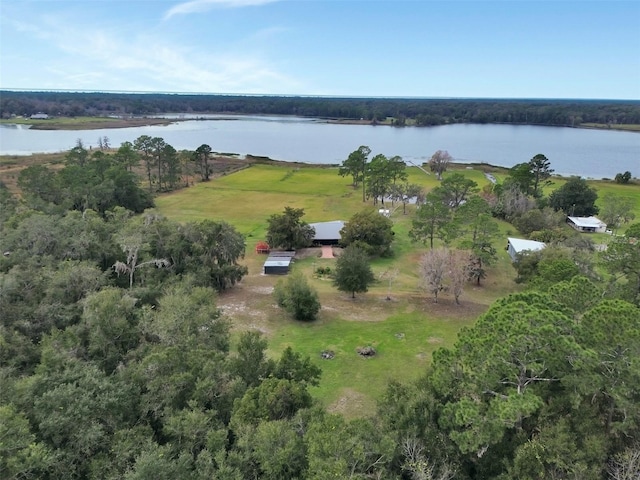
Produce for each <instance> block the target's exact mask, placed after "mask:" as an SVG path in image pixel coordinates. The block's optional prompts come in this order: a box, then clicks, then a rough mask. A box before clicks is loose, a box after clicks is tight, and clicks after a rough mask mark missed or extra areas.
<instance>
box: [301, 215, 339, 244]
mask: <svg viewBox="0 0 640 480" xmlns="http://www.w3.org/2000/svg"><path fill="white" fill-rule="evenodd" d="M344 223H345V222H343V221H342V220H334V221H332V222H319V223H310V224H309V225H310V226H312V227H313V228H314V229H315V231H316V233H315V235H314V236H313V243H314V244H316V245H338V244H339V243H340V239H341V238H342V235H340V230H342V227H344Z"/></svg>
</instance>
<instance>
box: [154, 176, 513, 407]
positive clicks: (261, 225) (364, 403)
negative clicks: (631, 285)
mask: <svg viewBox="0 0 640 480" xmlns="http://www.w3.org/2000/svg"><path fill="white" fill-rule="evenodd" d="M457 171H460V172H462V173H464V174H465V175H466V176H468V177H469V178H473V179H474V180H475V181H476V182H478V183H479V184H480V185H481V186H482V185H485V184H486V183H488V180H487V179H486V178H485V176H484V174H483V172H482V171H480V170H478V169H469V168H466V167H463V168H462V169H460V170H457ZM409 175H410V181H411V182H414V183H419V184H421V185H423V186H424V187H425V189H427V190H429V189H431V188H433V187H434V186H436V185H437V180H436V179H435V177H434V176H433V175H426V174H425V173H424V172H422V171H421V170H419V169H418V168H415V167H411V168H409ZM349 184H350V178H347V177H340V176H339V175H338V169H337V168H327V167H324V168H323V167H300V168H298V167H294V168H291V167H288V166H272V165H254V166H252V167H250V168H247V169H244V170H241V171H239V172H236V173H233V174H231V175H227V176H223V177H219V178H216V179H214V180H212V181H210V182H207V183H199V184H197V185H195V186H194V187H191V188H189V189H186V190H182V191H179V192H174V193H171V194H167V195H163V196H161V197H159V198H157V201H156V203H157V209H158V211H159V212H160V213H162V214H164V215H165V216H167V217H169V218H171V219H173V220H177V221H183V222H184V221H196V220H202V219H213V220H218V221H219V220H224V221H227V222H229V223H231V224H232V225H234V226H235V227H236V228H237V229H238V230H239V231H240V232H242V233H243V234H245V235H246V236H247V254H246V257H245V259H244V263H245V264H246V265H247V266H248V268H249V275H248V276H247V277H245V278H244V279H243V281H242V282H241V284H240V285H238V286H236V287H235V288H233V289H231V290H229V291H228V292H224V293H222V294H221V295H220V296H219V298H218V304H219V306H220V308H222V310H223V311H224V312H225V314H226V315H227V316H228V317H229V318H230V319H231V321H232V324H233V331H234V337H235V338H237V335H238V334H239V332H241V331H245V330H248V329H256V330H259V331H261V332H263V333H264V334H265V335H266V336H267V337H268V339H269V353H270V354H271V355H273V356H277V355H279V354H280V352H281V351H282V350H284V349H285V348H286V347H287V346H292V347H293V348H294V349H295V350H296V351H299V352H301V353H303V354H305V355H309V356H310V357H311V358H312V360H313V361H314V362H315V363H316V364H318V365H319V366H320V367H321V368H322V370H323V377H322V380H321V383H320V386H319V387H317V388H314V389H313V390H312V391H313V394H314V396H315V397H316V398H317V399H318V400H319V401H321V402H322V403H323V404H324V405H326V406H328V407H329V408H331V409H333V410H335V411H339V412H341V413H343V414H345V415H346V416H348V417H354V416H360V415H364V414H367V413H371V412H372V409H373V408H374V405H375V401H376V399H377V398H379V397H380V395H381V394H382V392H383V391H384V389H385V386H386V385H387V383H388V381H389V380H390V379H397V380H411V379H415V378H417V377H418V376H420V375H421V374H422V373H423V372H424V371H425V367H426V366H427V365H428V364H429V362H430V361H431V354H432V353H433V351H434V350H435V349H437V348H439V347H442V346H451V345H452V344H453V343H454V341H455V338H456V335H457V332H458V331H459V329H460V328H461V327H463V326H465V325H471V324H472V323H473V322H474V320H475V319H476V318H477V316H478V315H480V314H481V313H482V312H484V311H485V310H486V309H487V307H488V306H489V305H490V304H491V303H492V302H493V301H494V300H495V299H496V298H499V297H501V296H503V295H505V294H507V293H509V292H511V291H515V290H516V289H517V288H518V287H517V286H516V285H515V284H514V282H513V280H512V279H513V277H514V271H513V269H512V267H511V264H510V262H509V259H508V256H507V253H506V252H505V250H504V241H503V240H502V239H500V240H499V241H497V242H496V248H497V249H498V254H499V257H500V260H499V262H498V264H497V265H496V266H495V267H494V268H492V269H491V270H490V272H489V277H488V278H487V279H486V280H485V281H483V283H482V285H480V286H476V285H474V284H469V285H468V288H467V291H466V292H465V293H464V294H463V296H462V298H461V300H462V305H460V306H457V305H455V304H454V302H453V299H452V298H451V297H449V296H447V295H444V296H443V297H442V299H441V301H440V303H438V304H434V303H433V302H432V300H431V298H429V297H428V296H426V295H425V294H424V292H422V291H421V290H420V288H419V281H418V273H417V262H418V261H419V259H420V255H421V252H423V251H424V250H425V248H424V247H423V246H422V245H416V244H413V243H412V242H411V241H410V240H409V237H408V231H409V229H410V227H411V213H413V209H414V208H415V207H414V206H411V205H409V206H408V207H407V215H403V213H402V206H399V207H398V206H397V205H396V206H394V207H391V210H392V212H393V213H392V216H391V218H392V220H393V221H394V232H395V234H396V235H395V241H394V245H393V251H394V255H393V257H391V258H379V259H375V260H374V261H373V262H372V268H373V270H374V273H375V275H376V277H377V278H379V279H380V280H379V281H378V282H376V284H375V285H373V286H372V287H371V288H370V290H369V292H367V293H364V294H358V295H356V298H355V300H354V299H351V298H350V295H348V294H345V293H342V292H338V291H337V290H336V289H335V287H333V285H332V282H331V279H330V278H329V277H327V276H323V277H318V276H317V275H315V272H316V269H317V267H319V266H323V267H325V266H329V267H333V266H334V265H335V259H321V258H320V249H319V248H316V249H306V250H305V251H302V252H298V254H299V257H300V258H299V259H297V260H296V262H295V264H294V267H293V268H294V269H296V270H300V271H302V272H303V273H304V274H305V276H306V277H307V278H308V279H309V282H310V284H311V285H312V286H313V287H314V288H316V289H317V291H318V293H319V295H320V300H321V303H322V311H321V313H320V316H319V318H318V320H316V321H315V322H311V323H302V322H296V321H294V320H291V319H290V318H288V316H287V315H286V314H285V313H284V312H282V311H281V310H280V309H279V308H278V307H277V306H276V305H275V303H274V301H273V299H272V296H271V292H272V290H273V286H274V285H275V284H276V282H277V281H279V280H280V279H281V277H274V276H265V275H263V274H262V263H263V262H264V260H265V256H264V255H259V254H256V253H255V245H256V243H257V242H258V241H260V240H262V239H264V235H265V232H266V228H267V218H268V217H269V216H270V215H272V214H279V213H281V212H282V211H283V209H284V207H285V206H291V207H296V208H304V209H305V217H304V220H305V221H307V222H319V221H328V220H337V219H341V220H348V219H349V218H350V217H351V216H352V215H353V214H354V213H355V212H357V211H359V210H360V209H362V208H363V206H370V202H368V203H366V204H364V205H363V202H362V192H361V190H359V189H353V188H352V187H351V186H350V185H349ZM387 207H389V206H388V205H387ZM395 207H398V208H395ZM501 228H502V230H503V231H504V232H507V231H509V230H510V229H511V230H512V227H510V226H509V225H508V224H502V225H501ZM505 236H506V234H505ZM338 252H339V249H336V253H338ZM396 268H397V269H398V272H399V273H398V276H397V278H396V279H395V280H394V281H393V282H392V284H391V285H390V284H389V282H388V281H386V280H384V279H382V278H381V277H382V275H383V274H384V273H385V272H386V271H389V270H390V269H396ZM387 297H390V300H387ZM367 345H371V346H374V347H375V348H376V349H377V351H378V354H377V355H376V356H375V357H373V358H362V357H360V356H359V355H358V354H357V353H356V348H357V347H362V346H367ZM324 350H331V351H333V352H334V353H335V358H333V359H331V360H325V359H322V358H321V356H320V353H321V352H322V351H324Z"/></svg>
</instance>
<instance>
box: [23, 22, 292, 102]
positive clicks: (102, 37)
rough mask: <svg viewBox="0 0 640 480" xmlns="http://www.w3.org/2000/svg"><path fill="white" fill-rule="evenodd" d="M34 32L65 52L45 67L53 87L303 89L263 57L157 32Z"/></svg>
mask: <svg viewBox="0 0 640 480" xmlns="http://www.w3.org/2000/svg"><path fill="white" fill-rule="evenodd" d="M23 28H24V27H23ZM28 30H30V31H34V30H37V31H40V32H46V41H47V43H48V45H49V46H52V47H55V48H57V50H58V52H63V53H62V54H59V53H58V54H56V53H53V54H51V55H50V56H49V59H48V61H47V63H46V65H43V66H42V67H43V68H46V69H47V71H48V72H49V73H50V75H49V76H48V78H47V81H48V82H49V83H51V82H54V81H55V82H56V83H59V85H58V86H57V87H56V86H52V87H51V88H64V89H68V88H81V89H95V90H131V91H134V90H141V91H175V92H205V93H206V92H215V93H283V94H284V93H291V92H296V91H300V89H301V84H300V82H298V81H297V80H296V79H293V78H291V77H289V76H287V75H284V74H282V73H281V72H279V71H278V68H277V66H276V65H274V64H272V62H270V61H269V60H268V59H267V58H265V57H263V56H261V55H258V54H257V53H250V54H246V53H244V54H240V53H237V52H233V51H231V50H229V51H228V52H226V53H211V52H210V51H207V50H200V49H199V48H198V47H181V46H178V45H175V44H174V43H171V42H170V41H169V40H168V39H165V38H163V37H162V36H160V35H154V34H151V33H148V34H144V33H134V34H132V33H131V32H129V34H123V33H122V32H119V31H117V30H115V29H114V30H109V29H98V28H96V27H95V26H94V27H91V28H89V27H83V26H78V25H75V26H74V27H73V28H70V23H69V22H68V21H60V20H58V21H55V20H54V19H52V18H48V19H47V21H46V22H45V24H43V25H31V26H30V28H29V29H28ZM272 33H274V32H273V31H270V30H265V31H261V32H259V33H258V35H259V36H263V35H266V36H268V35H270V34H272ZM252 43H253V42H252ZM89 72H91V73H89Z"/></svg>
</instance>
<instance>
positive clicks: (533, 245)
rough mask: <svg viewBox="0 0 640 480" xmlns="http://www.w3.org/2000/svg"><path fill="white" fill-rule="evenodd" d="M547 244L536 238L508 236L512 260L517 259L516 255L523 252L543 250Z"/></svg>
mask: <svg viewBox="0 0 640 480" xmlns="http://www.w3.org/2000/svg"><path fill="white" fill-rule="evenodd" d="M546 246H547V245H546V244H545V243H544V242H536V241H535V240H526V239H524V238H512V237H509V238H507V252H509V256H510V257H511V261H513V262H515V261H516V256H517V255H518V254H519V253H523V252H536V251H538V250H542V249H543V248H544V247H546Z"/></svg>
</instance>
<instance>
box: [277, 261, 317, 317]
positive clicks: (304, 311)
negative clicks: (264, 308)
mask: <svg viewBox="0 0 640 480" xmlns="http://www.w3.org/2000/svg"><path fill="white" fill-rule="evenodd" d="M273 297H274V299H275V301H276V303H277V304H278V306H280V307H282V308H283V309H285V310H286V311H287V313H289V314H290V315H291V316H292V317H293V318H295V319H296V320H302V321H312V320H315V319H316V316H317V315H318V312H319V311H320V300H319V299H318V292H316V291H315V289H313V288H312V287H311V286H310V285H309V284H308V283H307V279H306V278H305V277H304V275H302V273H299V272H295V273H292V274H291V275H289V277H288V278H287V279H286V280H280V281H279V282H278V283H277V284H276V286H275V288H274V290H273Z"/></svg>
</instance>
